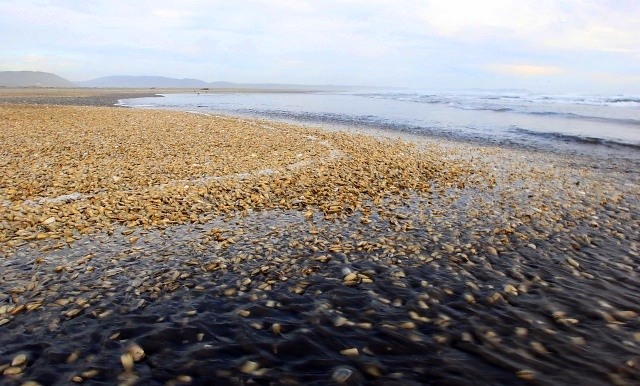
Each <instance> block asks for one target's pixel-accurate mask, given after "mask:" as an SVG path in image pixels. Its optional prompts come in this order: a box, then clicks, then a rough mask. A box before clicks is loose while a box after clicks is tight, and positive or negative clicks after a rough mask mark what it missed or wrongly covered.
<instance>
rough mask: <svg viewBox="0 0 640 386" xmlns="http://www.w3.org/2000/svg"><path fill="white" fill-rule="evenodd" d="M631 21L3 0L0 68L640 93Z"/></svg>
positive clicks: (533, 11) (586, 6) (444, 2)
mask: <svg viewBox="0 0 640 386" xmlns="http://www.w3.org/2000/svg"><path fill="white" fill-rule="evenodd" d="M639 31H640V0H619V1H614V0H564V1H563V0H557V1H551V0H518V1H516V0H395V1H383V0H317V1H304V0H246V1H245V0H225V1H219V0H208V1H205V0H184V1H177V0H173V1H167V0H149V1H147V0H141V1H136V0H128V1H119V0H110V1H109V0H104V1H97V0H91V1H89V0H82V1H81V0H78V1H75V0H57V1H44V0H41V1H36V0H0V70H35V71H47V72H53V73H56V74H58V75H60V76H62V77H65V78H67V79H69V80H72V81H80V80H89V79H93V78H97V77H102V76H108V75H161V76H168V77H178V78H185V77H189V78H198V79H202V80H205V81H217V80H224V81H233V82H270V83H298V84H341V85H375V86H403V87H415V88H424V89H443V88H444V89H450V88H476V87H477V88H527V89H530V90H533V91H543V92H594V93H631V94H640V32H639Z"/></svg>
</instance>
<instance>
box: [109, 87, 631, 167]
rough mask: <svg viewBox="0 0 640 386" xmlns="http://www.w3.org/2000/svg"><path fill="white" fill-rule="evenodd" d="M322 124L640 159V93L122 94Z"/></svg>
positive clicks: (147, 103) (141, 102)
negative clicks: (157, 95) (156, 95)
mask: <svg viewBox="0 0 640 386" xmlns="http://www.w3.org/2000/svg"><path fill="white" fill-rule="evenodd" d="M119 103H120V105H122V106H128V107H143V108H162V109H178V110H187V111H197V112H201V113H214V114H230V115H239V116H244V117H250V118H268V119H275V120H282V121H287V122H294V123H304V124H312V125H319V126H331V127H334V128H335V127H349V128H377V129H385V130H393V131H401V132H406V133H411V134H416V135H424V136H435V137H444V138H449V139H454V140H462V141H472V142H480V143H483V144H498V145H507V146H518V147H524V148H532V149H538V150H551V151H556V152H560V153H577V154H583V155H589V156H597V157H602V158H605V159H606V158H611V157H614V158H630V159H640V96H630V95H582V94H565V95H546V94H534V93H527V92H481V91H477V92H438V93H436V92H425V91H387V92H382V91H375V92H362V91H360V92H308V93H301V92H287V93H275V92H269V93H260V92H239V93H218V92H215V91H214V90H211V91H206V90H203V91H200V92H198V93H191V94H164V95H163V98H153V97H151V98H138V99H125V100H121V101H120V102H119Z"/></svg>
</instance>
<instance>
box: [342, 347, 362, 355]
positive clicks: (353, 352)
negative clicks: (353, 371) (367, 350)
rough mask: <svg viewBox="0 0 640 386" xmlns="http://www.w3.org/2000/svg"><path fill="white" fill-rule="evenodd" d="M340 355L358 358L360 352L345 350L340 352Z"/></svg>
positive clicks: (355, 349) (352, 349) (354, 349)
mask: <svg viewBox="0 0 640 386" xmlns="http://www.w3.org/2000/svg"><path fill="white" fill-rule="evenodd" d="M340 354H342V355H344V356H348V357H351V356H357V355H358V354H359V351H358V349H357V348H346V349H344V350H340Z"/></svg>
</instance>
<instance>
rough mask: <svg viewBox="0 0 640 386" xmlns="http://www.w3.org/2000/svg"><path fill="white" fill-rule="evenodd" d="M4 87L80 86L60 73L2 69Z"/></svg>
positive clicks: (1, 75) (1, 76) (0, 84)
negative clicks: (59, 74) (60, 75)
mask: <svg viewBox="0 0 640 386" xmlns="http://www.w3.org/2000/svg"><path fill="white" fill-rule="evenodd" d="M0 86H4V87H78V85H77V84H75V83H72V82H70V81H68V80H66V79H64V78H62V77H59V76H58V75H55V74H51V73H49V72H40V71H0Z"/></svg>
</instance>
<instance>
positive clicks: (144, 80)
mask: <svg viewBox="0 0 640 386" xmlns="http://www.w3.org/2000/svg"><path fill="white" fill-rule="evenodd" d="M77 83H78V84H79V85H80V86H82V87H123V88H151V87H157V88H201V87H208V86H209V84H208V83H207V82H205V81H202V80H199V79H189V78H185V79H175V78H167V77H164V76H131V75H118V76H106V77H104V78H98V79H93V80H88V81H85V82H77Z"/></svg>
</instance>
